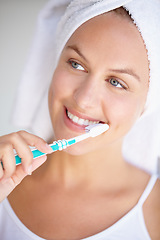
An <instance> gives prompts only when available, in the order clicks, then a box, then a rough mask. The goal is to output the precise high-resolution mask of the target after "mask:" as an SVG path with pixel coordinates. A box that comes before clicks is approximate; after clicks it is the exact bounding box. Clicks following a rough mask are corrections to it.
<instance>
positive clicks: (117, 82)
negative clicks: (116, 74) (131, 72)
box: [109, 78, 127, 89]
mask: <svg viewBox="0 0 160 240" xmlns="http://www.w3.org/2000/svg"><path fill="white" fill-rule="evenodd" d="M109 83H110V84H112V86H114V87H117V88H124V89H126V88H127V87H125V86H124V85H122V84H121V83H119V81H118V80H117V79H115V78H110V79H109Z"/></svg>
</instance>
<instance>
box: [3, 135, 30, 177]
mask: <svg viewBox="0 0 160 240" xmlns="http://www.w3.org/2000/svg"><path fill="white" fill-rule="evenodd" d="M3 141H4V143H5V144H8V145H10V144H12V152H13V148H14V149H15V150H16V152H17V154H18V156H19V157H20V158H21V162H22V166H23V169H24V171H25V172H26V173H27V174H28V173H29V172H30V168H31V165H32V161H33V154H32V152H31V150H30V148H29V146H28V144H27V143H26V141H25V140H24V138H23V137H22V136H21V135H20V134H19V133H11V134H9V135H8V136H7V138H6V136H5V138H4V139H3ZM5 141H6V142H5ZM6 154H7V152H6ZM11 162H12V161H11V160H10V163H11ZM14 162H15V158H14Z"/></svg>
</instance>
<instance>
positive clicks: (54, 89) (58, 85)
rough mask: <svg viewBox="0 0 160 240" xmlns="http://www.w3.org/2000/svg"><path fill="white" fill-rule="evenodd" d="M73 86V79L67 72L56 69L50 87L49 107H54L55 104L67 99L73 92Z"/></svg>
mask: <svg viewBox="0 0 160 240" xmlns="http://www.w3.org/2000/svg"><path fill="white" fill-rule="evenodd" d="M71 87H72V84H71V80H70V79H69V78H68V76H67V74H66V72H65V71H63V70H62V71H60V70H56V71H55V73H54V75H53V78H52V82H51V85H50V89H49V108H52V107H53V105H54V104H58V101H60V100H61V101H65V99H66V98H67V97H68V96H70V94H71V90H72V89H71ZM59 103H60V102H59Z"/></svg>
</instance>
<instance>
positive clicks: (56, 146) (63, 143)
mask: <svg viewBox="0 0 160 240" xmlns="http://www.w3.org/2000/svg"><path fill="white" fill-rule="evenodd" d="M74 143H76V141H75V139H70V140H65V139H64V140H58V141H55V142H53V143H52V144H50V145H49V146H50V147H51V148H52V150H53V152H55V151H57V150H63V149H65V148H66V147H68V146H70V145H72V144H74ZM32 154H33V159H35V158H38V157H41V156H44V155H46V153H43V152H41V151H39V150H37V149H33V150H32ZM15 161H16V165H18V164H21V158H20V157H19V156H18V155H17V154H16V155H15Z"/></svg>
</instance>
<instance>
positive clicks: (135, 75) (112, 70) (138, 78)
mask: <svg viewBox="0 0 160 240" xmlns="http://www.w3.org/2000/svg"><path fill="white" fill-rule="evenodd" d="M109 71H111V72H115V73H120V74H128V75H130V76H132V77H134V78H136V79H137V80H138V81H139V82H140V77H139V76H138V75H137V74H136V73H135V72H134V71H133V70H132V69H130V68H123V69H109Z"/></svg>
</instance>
